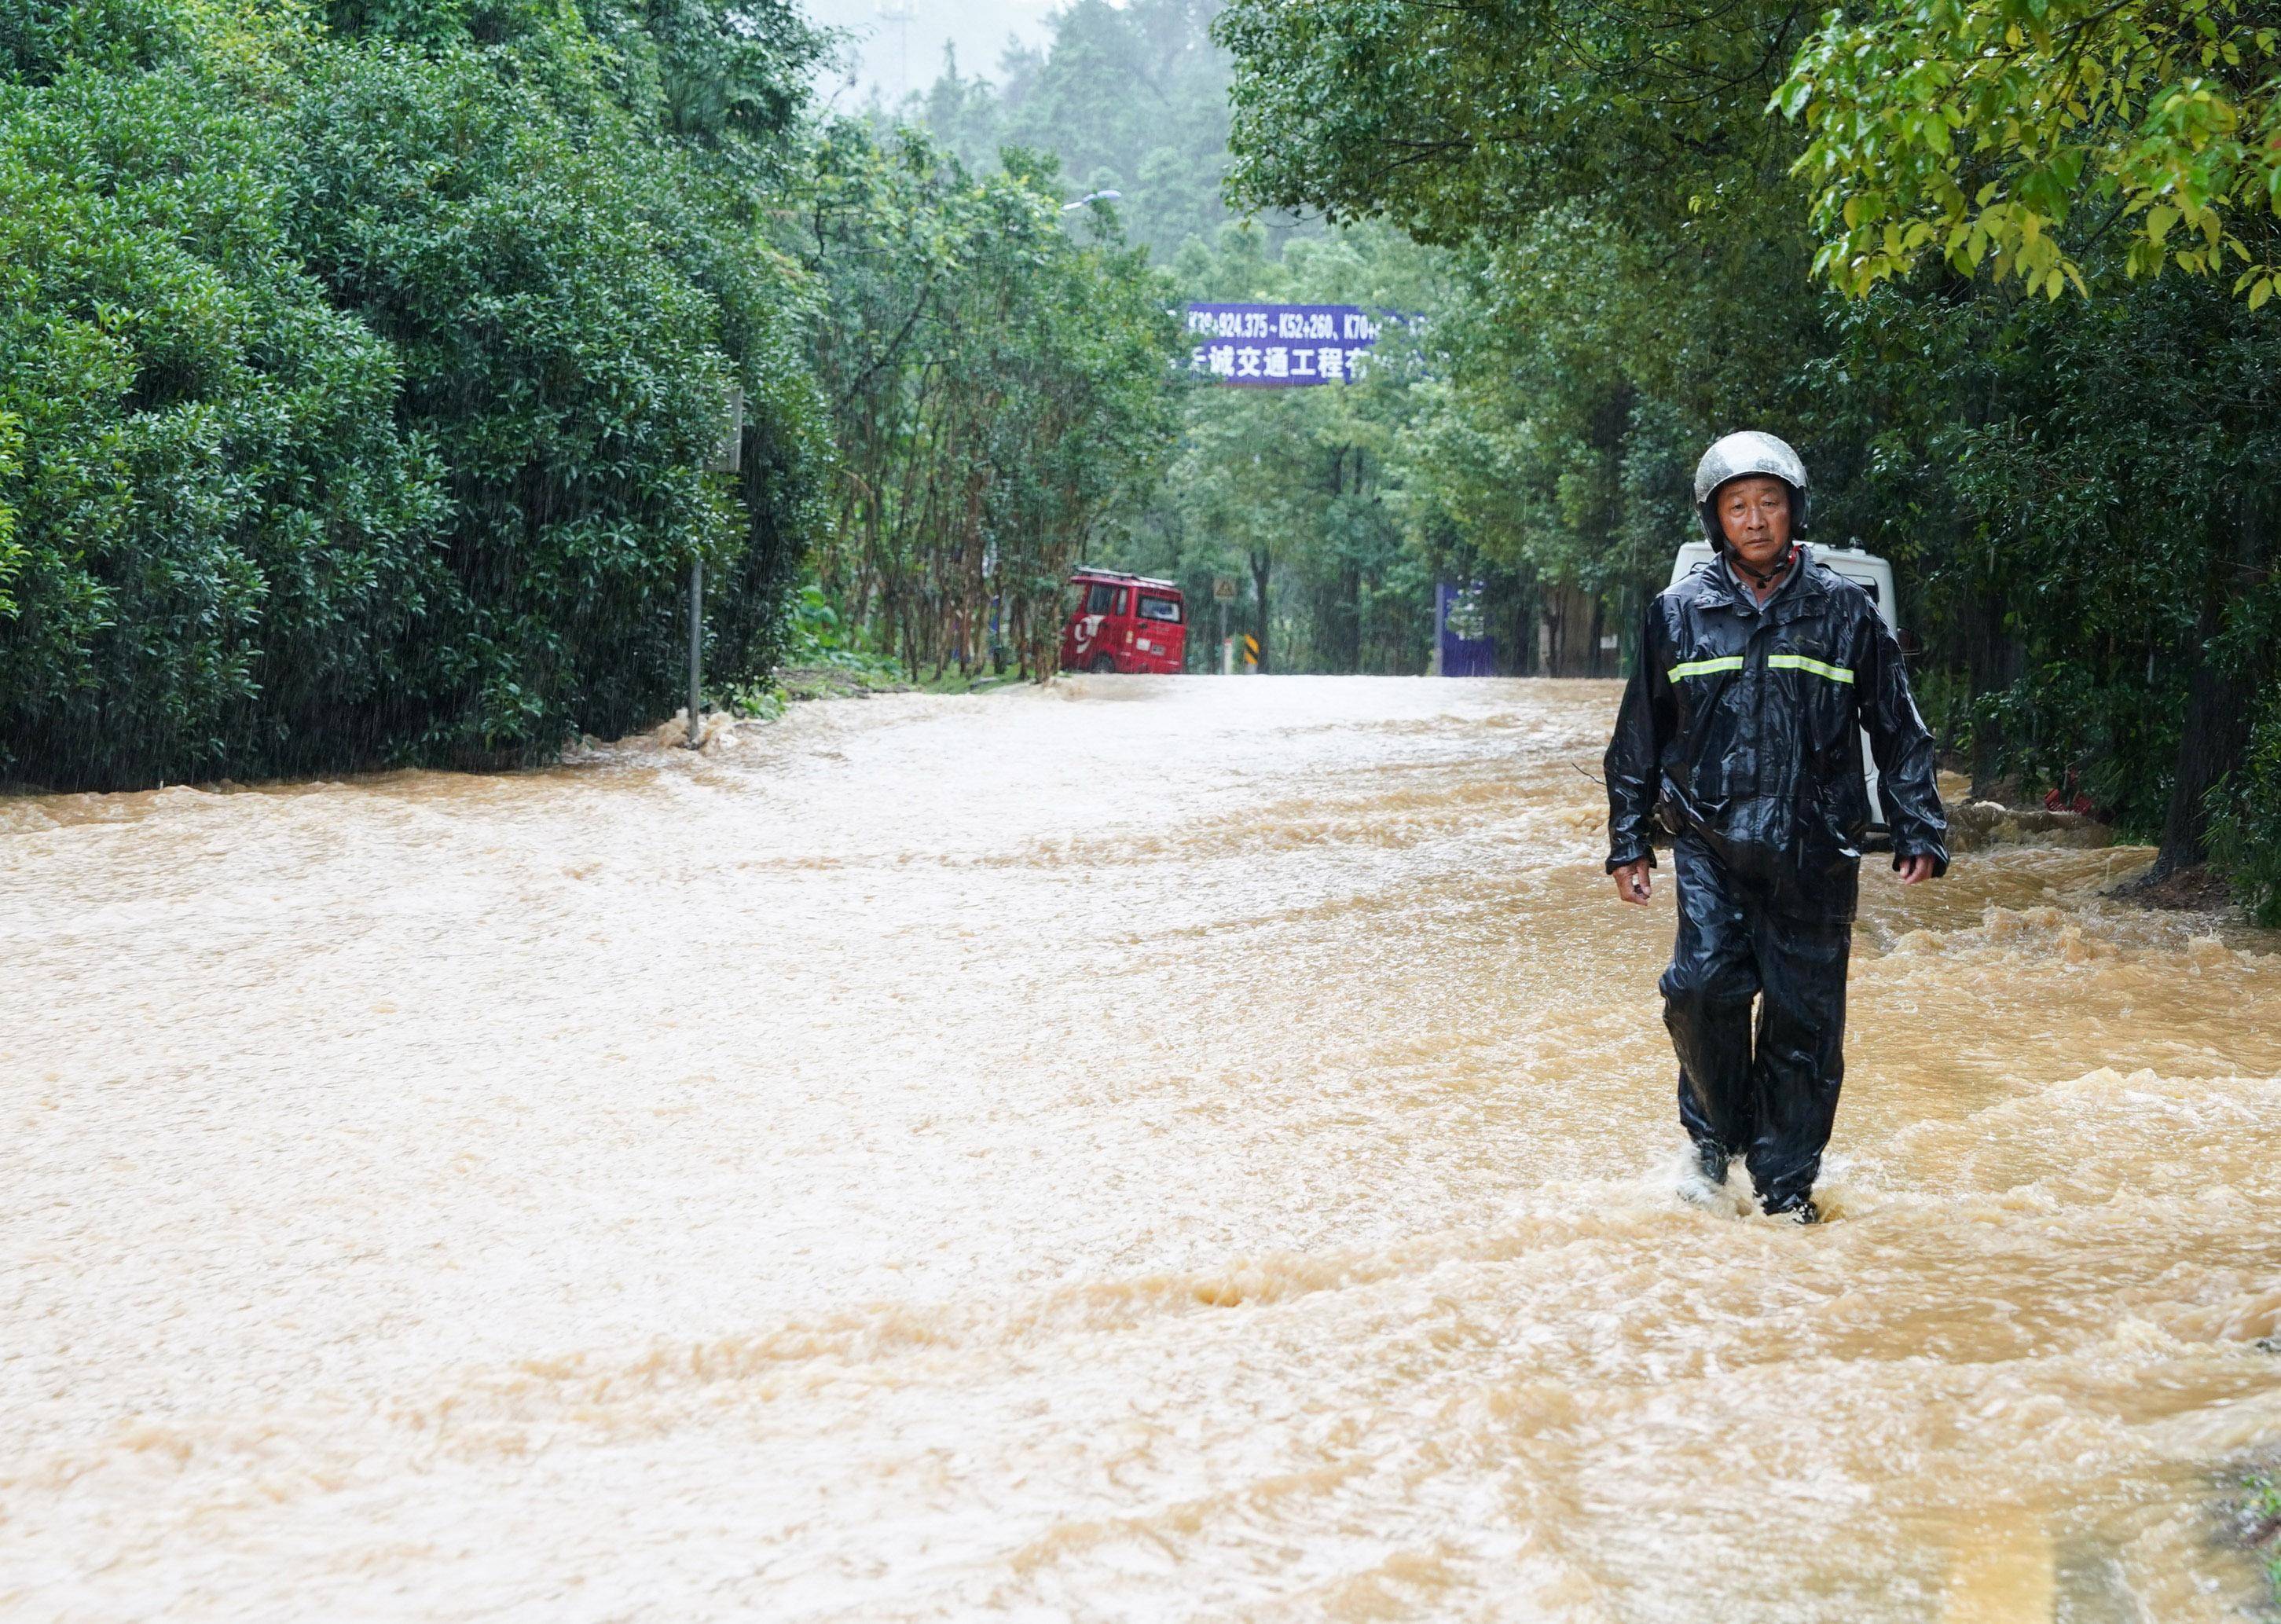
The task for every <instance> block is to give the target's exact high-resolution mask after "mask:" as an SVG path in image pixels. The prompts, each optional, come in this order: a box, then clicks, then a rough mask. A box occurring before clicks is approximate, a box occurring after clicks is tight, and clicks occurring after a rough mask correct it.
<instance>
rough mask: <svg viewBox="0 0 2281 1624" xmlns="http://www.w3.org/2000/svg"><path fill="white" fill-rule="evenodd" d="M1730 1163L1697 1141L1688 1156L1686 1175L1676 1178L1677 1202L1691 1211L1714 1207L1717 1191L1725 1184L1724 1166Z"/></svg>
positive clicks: (1719, 1152) (1725, 1156)
mask: <svg viewBox="0 0 2281 1624" xmlns="http://www.w3.org/2000/svg"><path fill="white" fill-rule="evenodd" d="M1732 1159H1733V1158H1732V1157H1730V1156H1728V1153H1727V1152H1726V1151H1725V1150H1724V1149H1722V1148H1720V1147H1719V1146H1717V1145H1715V1144H1713V1143H1712V1142H1711V1141H1708V1140H1701V1139H1698V1140H1697V1141H1695V1147H1694V1148H1693V1150H1691V1151H1690V1152H1689V1155H1688V1158H1687V1168H1686V1171H1685V1172H1682V1173H1681V1174H1680V1176H1679V1199H1680V1200H1682V1201H1683V1202H1685V1203H1688V1205H1689V1206H1691V1207H1708V1206H1711V1205H1713V1204H1714V1203H1716V1202H1717V1201H1718V1199H1719V1189H1720V1186H1722V1185H1724V1184H1725V1183H1726V1182H1727V1164H1728V1162H1729V1161H1730V1160H1732Z"/></svg>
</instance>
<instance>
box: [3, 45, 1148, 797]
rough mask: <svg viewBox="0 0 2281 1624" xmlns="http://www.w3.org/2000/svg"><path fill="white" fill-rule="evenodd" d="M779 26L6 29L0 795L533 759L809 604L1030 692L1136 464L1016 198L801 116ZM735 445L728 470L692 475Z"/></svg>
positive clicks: (1101, 303) (1111, 223) (1102, 282)
mask: <svg viewBox="0 0 2281 1624" xmlns="http://www.w3.org/2000/svg"><path fill="white" fill-rule="evenodd" d="M826 44H827V42H826V41H825V40H824V39H823V37H821V36H820V35H817V34H816V32H815V31H814V30H813V29H811V28H810V27H808V25H806V24H805V23H804V22H803V21H802V20H801V19H800V15H799V13H798V12H797V10H796V9H795V8H794V7H793V5H791V4H788V3H787V0H582V3H581V4H553V3H550V0H457V3H455V4H444V5H435V4H409V3H408V0H332V3H331V4H325V5H312V4H302V0H101V3H100V4H59V3H58V0H0V267H4V268H0V295H4V298H0V775H4V776H5V777H9V778H12V779H14V780H16V781H19V782H31V783H35V784H46V785H71V786H77V785H89V786H97V787H111V786H123V785H137V784H149V783H153V782H159V781H164V780H166V779H172V778H182V777H221V776H254V775H265V774H278V773H298V772H311V771H322V770H336V769H343V768H349V767H356V766H361V765H370V764H379V763H385V762H445V763H454V762H499V763H506V762H522V761H531V760H542V759H545V757H547V756H548V755H549V754H552V753H553V752H554V751H556V750H557V749H559V748H560V747H561V746H562V745H563V744H564V743H565V742H566V741H567V740H568V739H573V738H575V737H576V735H577V734H578V733H579V732H581V731H587V732H594V733H600V734H605V735H610V734H615V733H620V732H623V731H630V730H631V729H633V728H636V727H639V726H646V725H647V724H649V723H651V722H653V721H654V720H655V719H656V718H657V717H658V716H659V715H661V714H663V713H665V712H668V711H669V710H670V709H671V708H673V707H674V705H675V704H676V703H677V700H678V699H679V696H680V693H681V692H682V689H681V684H682V682H683V672H684V660H685V630H684V628H685V625H686V620H685V603H686V598H685V594H686V583H687V582H688V580H689V578H690V575H691V571H692V566H695V565H698V564H700V563H701V564H702V566H703V574H704V579H705V581H706V583H707V594H706V605H705V607H706V626H707V639H708V643H709V649H708V666H709V669H711V670H712V671H713V672H714V673H715V677H717V678H718V679H719V681H720V683H721V684H722V685H723V687H724V688H732V689H736V690H737V691H739V692H745V691H748V690H749V689H750V687H751V684H753V682H754V681H755V680H761V681H765V679H766V677H767V675H768V673H769V669H771V667H772V666H773V664H774V663H775V662H776V661H777V657H778V656H779V654H780V653H782V652H784V650H783V638H784V632H785V607H786V606H787V604H788V603H789V602H790V601H792V600H793V598H794V597H795V596H796V595H797V592H798V589H800V585H801V581H802V577H803V576H804V575H805V574H806V573H807V572H808V571H809V570H810V569H811V568H820V569H821V570H823V572H824V574H825V575H826V576H828V577H829V578H831V580H832V581H833V582H834V583H835V584H844V585H845V586H846V587H847V590H848V591H849V592H850V593H851V594H852V595H853V596H854V599H855V600H856V601H855V604H854V615H852V617H851V618H850V622H849V623H850V624H851V625H853V626H854V627H856V628H858V629H859V630H869V631H870V633H871V635H873V636H874V637H875V638H878V639H880V640H883V641H885V642H886V643H887V644H889V645H891V646H893V648H894V650H895V652H897V653H899V654H901V655H902V656H904V657H905V658H906V660H907V661H908V662H909V665H910V666H911V668H912V669H914V670H916V669H917V668H918V667H919V665H921V664H922V663H929V662H931V663H932V665H934V666H935V667H936V668H938V669H939V667H940V666H941V665H942V664H943V663H944V662H946V661H951V660H955V661H958V662H959V663H960V664H961V665H962V666H965V665H968V664H970V663H971V662H972V661H976V660H978V659H985V658H989V657H991V656H992V655H993V654H994V653H1010V654H1011V656H1012V658H1013V659H1015V660H1016V661H1019V662H1020V663H1021V664H1022V665H1023V666H1024V667H1025V669H1032V670H1036V669H1040V665H1041V656H1042V653H1043V651H1044V649H1045V646H1046V645H1047V643H1048V641H1049V640H1050V638H1051V635H1052V632H1053V630H1054V622H1055V603H1056V600H1057V595H1058V592H1059V589H1060V581H1061V578H1062V576H1063V574H1064V573H1065V571H1066V568H1067V566H1068V565H1069V563H1070V562H1071V561H1073V560H1074V559H1075V558H1076V556H1077V554H1078V553H1079V552H1080V551H1081V550H1082V548H1083V547H1084V545H1086V541H1087V539H1088V538H1089V537H1092V536H1093V535H1094V534H1095V533H1096V532H1097V530H1099V528H1100V526H1101V524H1102V522H1103V519H1104V515H1106V514H1109V513H1110V511H1111V510H1112V509H1113V508H1114V507H1117V505H1118V502H1119V499H1120V498H1122V497H1124V496H1125V494H1126V493H1129V492H1130V491H1131V490H1132V489H1133V485H1134V483H1135V481H1136V480H1137V479H1138V478H1139V477H1140V476H1141V475H1142V474H1143V472H1144V471H1145V470H1146V468H1148V466H1149V465H1150V463H1151V461H1152V460H1155V459H1160V458H1161V456H1162V454H1163V453H1164V451H1165V449H1166V448H1167V446H1168V445H1169V440H1170V433H1169V429H1170V422H1169V417H1168V413H1169V410H1170V401H1171V376H1170V373H1169V370H1168V361H1169V359H1170V357H1171V351H1172V330H1171V318H1170V316H1169V314H1168V313H1167V310H1166V306H1167V305H1168V303H1169V296H1168V294H1167V293H1166V291H1165V290H1164V289H1163V288H1162V287H1161V286H1160V285H1159V283H1158V282H1156V280H1155V279H1154V278H1153V277H1152V276H1151V275H1150V274H1149V273H1148V271H1147V270H1146V268H1145V266H1144V264H1143V260H1142V257H1141V256H1140V255H1139V254H1138V253H1135V252H1133V251H1126V250H1124V249H1122V248H1121V247H1119V246H1118V245H1117V241H1116V228H1115V220H1114V219H1113V218H1109V217H1099V218H1087V219H1084V220H1079V221H1075V222H1072V221H1070V220H1065V219H1064V218H1063V213H1062V212H1061V208H1060V205H1061V202H1062V188H1061V183H1060V182H1058V181H1057V180H1056V178H1055V174H1054V172H1053V169H1052V166H1051V165H1050V163H1048V162H1044V161H1040V160H1031V159H1018V158H1017V159H1016V160H1015V161H1012V162H1007V163H1001V162H1000V161H999V159H998V157H997V155H996V154H995V153H994V154H993V155H992V160H991V163H990V166H989V169H988V173H987V174H986V176H985V177H984V178H980V179H977V178H976V177H975V175H974V174H970V172H969V171H968V170H967V169H966V168H965V167H964V166H961V165H960V164H959V163H958V162H957V161H956V160H955V159H952V158H950V157H948V156H947V155H946V154H944V153H941V152H939V151H936V150H934V149H933V148H932V147H931V146H929V145H928V144H927V143H925V142H924V140H923V139H920V138H916V137H909V136H904V135H893V134H889V135H884V136H875V135H873V134H871V133H870V132H869V131H868V130H866V129H865V128H863V127H862V126H861V125H856V124H841V125H830V124H822V123H819V122H818V121H817V120H816V118H815V116H814V114H813V113H812V112H810V111H809V109H808V104H807V103H808V91H807V86H808V81H809V79H810V77H811V74H812V72H813V69H814V68H815V66H816V63H817V62H818V60H819V59H820V57H821V55H822V53H823V50H824V49H825V47H826ZM738 403H741V411H742V423H743V428H742V430H741V441H740V444H739V445H738V447H737V449H738V452H739V455H738V458H737V461H738V464H739V471H738V472H737V473H736V474H734V475H733V476H730V475H724V474H719V473H715V472H712V471H709V470H710V469H711V468H713V467H714V466H715V464H716V463H718V462H719V461H721V460H723V459H722V456H721V452H722V450H723V444H724V435H725V433H726V431H727V429H728V428H729V425H730V424H731V422H732V421H735V414H736V412H737V410H738Z"/></svg>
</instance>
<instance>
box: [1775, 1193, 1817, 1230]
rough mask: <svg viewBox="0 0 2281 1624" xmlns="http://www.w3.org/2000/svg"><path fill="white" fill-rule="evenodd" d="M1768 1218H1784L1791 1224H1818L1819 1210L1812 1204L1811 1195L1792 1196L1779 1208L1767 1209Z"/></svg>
mask: <svg viewBox="0 0 2281 1624" xmlns="http://www.w3.org/2000/svg"><path fill="white" fill-rule="evenodd" d="M1767 1217H1768V1218H1784V1219H1787V1220H1788V1221H1790V1223H1793V1224H1819V1223H1820V1222H1821V1208H1819V1207H1817V1206H1815V1205H1814V1204H1813V1196H1811V1195H1794V1196H1792V1197H1790V1200H1789V1201H1787V1202H1785V1203H1782V1205H1780V1206H1775V1207H1768V1208H1767Z"/></svg>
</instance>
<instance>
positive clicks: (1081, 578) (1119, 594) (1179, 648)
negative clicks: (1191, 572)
mask: <svg viewBox="0 0 2281 1624" xmlns="http://www.w3.org/2000/svg"><path fill="white" fill-rule="evenodd" d="M1070 584H1071V585H1072V586H1074V587H1076V588H1077V589H1078V591H1077V602H1076V604H1075V606H1074V607H1072V608H1071V610H1070V617H1069V620H1068V621H1067V622H1066V623H1064V624H1063V627H1062V669H1063V670H1064V671H1124V672H1128V673H1130V672H1136V671H1137V672H1148V673H1150V674H1153V675H1156V676H1177V675H1179V672H1180V671H1181V670H1182V669H1184V668H1185V666H1186V663H1187V653H1188V604H1187V599H1186V598H1185V597H1183V596H1182V595H1181V592H1180V589H1179V587H1177V586H1175V585H1173V584H1171V582H1170V581H1157V580H1153V579H1151V578H1150V577H1148V576H1128V575H1125V574H1122V573H1121V572H1119V571H1117V570H1114V569H1079V570H1078V571H1077V572H1076V573H1075V574H1073V575H1071V576H1070Z"/></svg>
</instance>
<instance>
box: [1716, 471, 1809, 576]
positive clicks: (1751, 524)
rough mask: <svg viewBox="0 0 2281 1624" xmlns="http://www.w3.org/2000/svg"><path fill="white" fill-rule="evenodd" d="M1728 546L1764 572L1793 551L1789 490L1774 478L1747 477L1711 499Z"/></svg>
mask: <svg viewBox="0 0 2281 1624" xmlns="http://www.w3.org/2000/svg"><path fill="white" fill-rule="evenodd" d="M1711 500H1712V506H1713V511H1714V512H1716V513H1717V514H1718V515H1719V528H1720V530H1721V531H1723V532H1724V533H1725V535H1726V537H1727V545H1728V546H1730V547H1732V548H1734V549H1735V551H1736V553H1740V554H1741V555H1742V558H1743V561H1744V562H1745V563H1747V564H1751V565H1753V566H1755V567H1756V568H1759V569H1765V568H1768V567H1769V566H1771V565H1772V564H1773V563H1774V562H1775V560H1777V559H1779V558H1781V557H1782V554H1783V553H1787V552H1789V551H1790V487H1789V486H1788V485H1786V484H1784V483H1782V481H1781V480H1779V479H1776V478H1775V476H1773V475H1771V474H1745V475H1744V476H1743V477H1742V478H1740V479H1730V480H1728V482H1727V483H1725V484H1723V485H1721V486H1720V487H1719V491H1718V494H1717V495H1715V496H1713V498H1712V499H1711Z"/></svg>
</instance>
